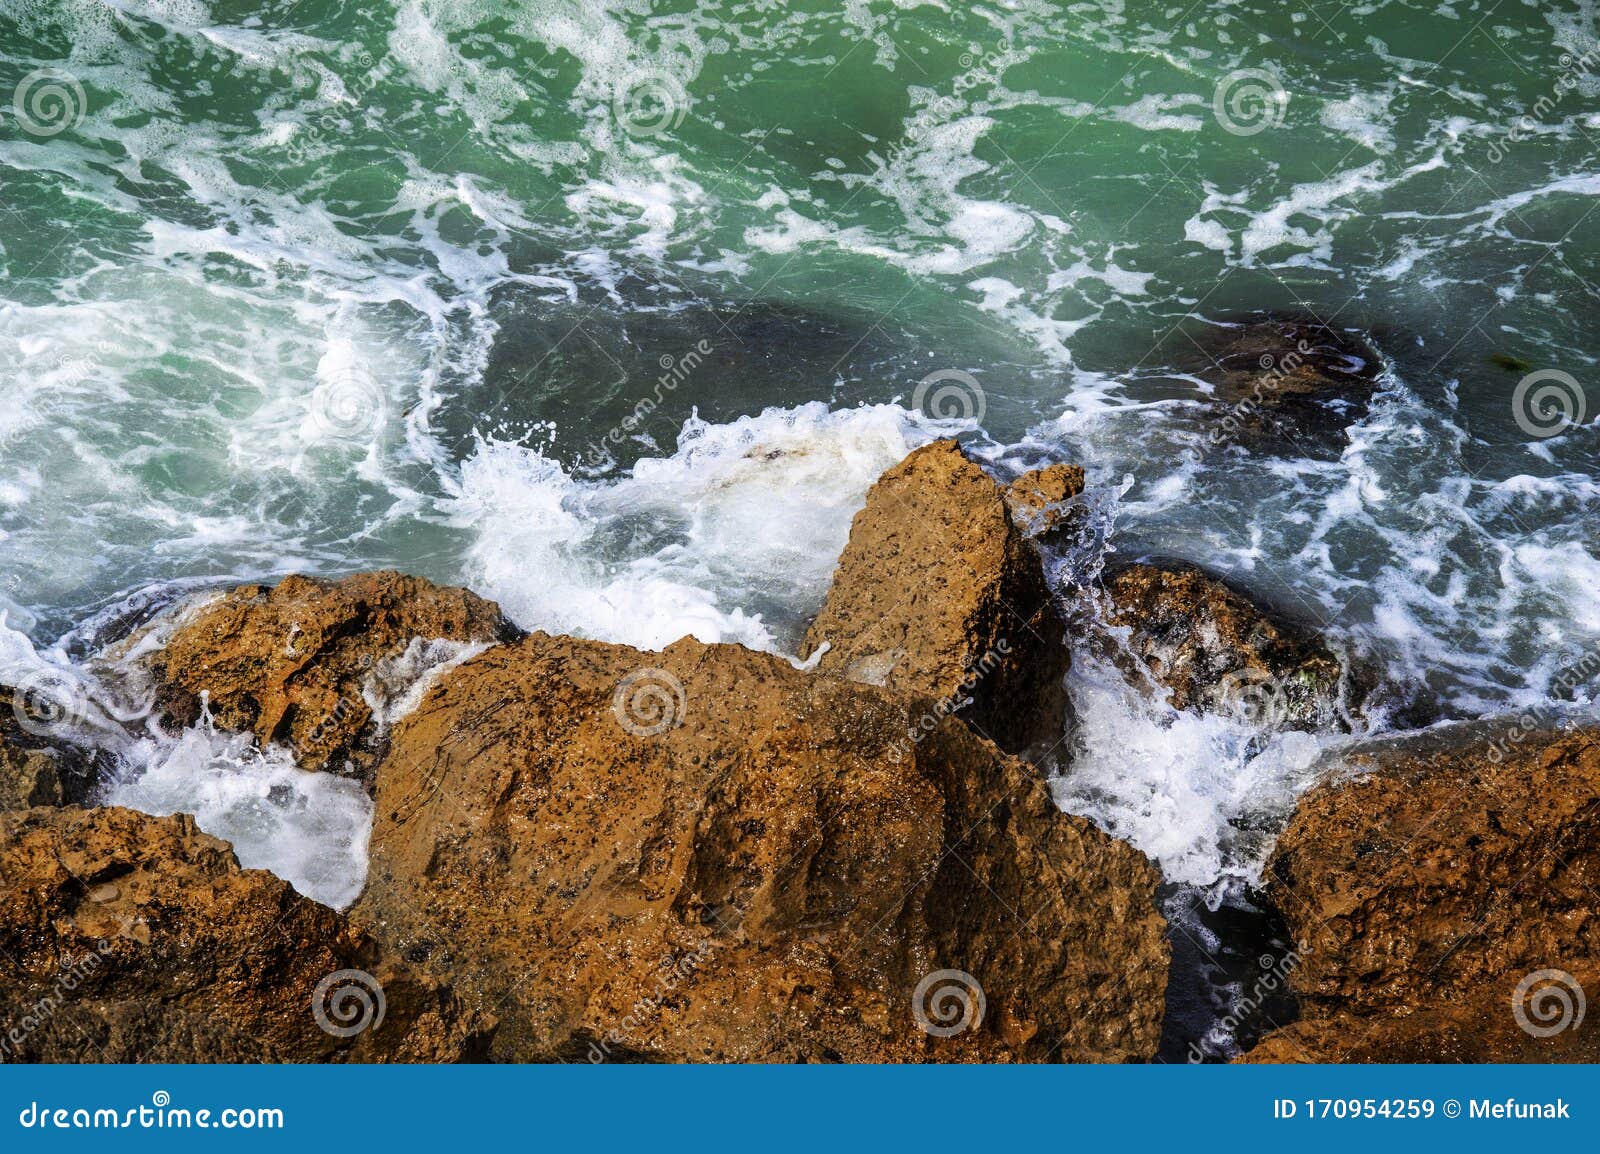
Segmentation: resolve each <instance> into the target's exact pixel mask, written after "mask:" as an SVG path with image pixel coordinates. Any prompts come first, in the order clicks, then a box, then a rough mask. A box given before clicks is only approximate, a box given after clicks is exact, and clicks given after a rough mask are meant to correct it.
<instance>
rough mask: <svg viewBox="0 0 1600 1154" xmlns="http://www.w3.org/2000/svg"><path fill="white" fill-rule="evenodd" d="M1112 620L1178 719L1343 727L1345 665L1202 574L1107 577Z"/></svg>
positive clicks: (1317, 642) (1159, 565) (1110, 573)
mask: <svg viewBox="0 0 1600 1154" xmlns="http://www.w3.org/2000/svg"><path fill="white" fill-rule="evenodd" d="M1103 598H1104V614H1105V619H1106V621H1108V622H1109V623H1110V624H1112V625H1115V626H1125V627H1127V628H1128V629H1129V630H1131V634H1130V636H1129V639H1128V645H1129V648H1130V649H1131V650H1132V651H1133V653H1134V654H1135V655H1136V656H1137V657H1138V658H1139V659H1140V661H1141V662H1142V664H1143V666H1144V668H1145V670H1146V671H1148V673H1149V674H1150V676H1151V677H1152V678H1153V679H1154V680H1155V681H1156V683H1158V684H1159V685H1161V686H1164V687H1165V688H1166V689H1168V690H1170V691H1171V696H1170V698H1169V699H1168V700H1169V703H1170V704H1171V705H1172V707H1173V708H1174V709H1193V710H1198V711H1201V712H1228V713H1233V714H1235V715H1238V716H1241V717H1242V718H1244V719H1246V720H1248V721H1250V722H1252V723H1253V724H1257V725H1260V726H1263V727H1265V728H1284V729H1314V728H1319V727H1322V726H1327V725H1330V724H1337V723H1339V722H1340V721H1341V720H1342V718H1341V715H1340V682H1341V679H1342V678H1343V675H1344V669H1343V665H1342V664H1341V662H1340V661H1339V659H1338V658H1337V657H1335V656H1334V654H1333V653H1332V652H1331V651H1330V650H1329V649H1328V647H1327V645H1326V644H1325V643H1324V642H1323V641H1322V640H1321V639H1320V638H1319V637H1318V636H1317V635H1316V634H1315V633H1314V632H1313V631H1312V630H1310V629H1308V628H1305V627H1302V626H1299V625H1297V624H1295V623H1292V622H1290V621H1289V620H1287V619H1285V618H1283V617H1281V616H1279V615H1277V614H1274V613H1271V612H1269V611H1268V610H1266V609H1264V608H1262V607H1261V606H1259V605H1256V604H1255V603H1254V602H1252V601H1251V600H1250V599H1249V598H1248V597H1246V596H1245V595H1244V594H1242V593H1240V592H1239V591H1237V590H1235V589H1233V588H1231V587H1229V586H1228V585H1227V584H1226V583H1225V582H1223V581H1222V580H1221V579H1219V578H1217V577H1214V576H1212V575H1211V574H1209V573H1206V572H1205V571H1204V570H1202V569H1200V568H1199V567H1198V566H1194V565H1189V564H1187V563H1183V562H1172V561H1157V562H1132V563H1120V564H1114V565H1111V566H1108V567H1107V570H1106V573H1105V575H1104V579H1103Z"/></svg>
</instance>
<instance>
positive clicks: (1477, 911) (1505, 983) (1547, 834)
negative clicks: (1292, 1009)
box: [1252, 725, 1600, 1061]
mask: <svg viewBox="0 0 1600 1154" xmlns="http://www.w3.org/2000/svg"><path fill="white" fill-rule="evenodd" d="M1348 758H1349V764H1348V765H1347V766H1346V767H1345V769H1344V771H1343V772H1342V773H1341V774H1340V775H1339V776H1334V777H1331V778H1329V779H1328V780H1326V781H1325V782H1324V783H1323V784H1321V785H1319V786H1317V787H1316V788H1315V789H1313V790H1312V791H1311V792H1310V793H1308V794H1307V795H1306V796H1305V797H1304V798H1302V799H1301V802H1300V804H1299V806H1298V807H1297V808H1296V810H1295V813H1294V817H1293V818H1292V819H1291V821H1290V823H1289V826H1288V828H1287V829H1286V830H1285V831H1284V833H1283V835H1282V836H1281V837H1280V838H1279V840H1278V845H1277V848H1276V849H1275V850H1274V852H1273V856H1272V859H1271V861H1270V862H1269V864H1268V870H1267V872H1268V877H1269V894H1270V896H1271V897H1272V899H1273V900H1274V901H1275V902H1276V903H1277V905H1278V906H1279V908H1280V909H1281V910H1282V911H1283V914H1284V916H1285V918H1286V919H1287V921H1288V924H1289V926H1290V928H1291V930H1292V932H1293V933H1294V935H1295V938H1296V940H1297V941H1300V942H1302V943H1304V944H1305V945H1307V946H1309V953H1308V955H1307V956H1306V958H1305V960H1304V961H1303V962H1302V963H1301V965H1300V966H1299V967H1298V968H1297V969H1296V970H1295V971H1294V973H1293V974H1292V975H1291V979H1290V980H1291V984H1292V986H1293V987H1294V989H1295V991H1296V992H1297V993H1298V994H1299V996H1300V1001H1301V1008H1302V1016H1303V1018H1304V1020H1303V1021H1302V1022H1300V1023H1298V1024H1297V1025H1296V1026H1294V1027H1291V1028H1289V1029H1287V1030H1284V1031H1279V1032H1277V1033H1275V1034H1273V1035H1271V1036H1270V1037H1269V1039H1268V1042H1270V1045H1268V1043H1266V1042H1264V1043H1263V1046H1266V1047H1267V1048H1266V1049H1260V1048H1258V1051H1257V1052H1253V1053H1252V1060H1265V1061H1272V1060H1280V1059H1285V1058H1290V1057H1300V1058H1302V1059H1303V1058H1305V1057H1310V1058H1314V1059H1316V1060H1319V1061H1412V1060H1422V1057H1424V1056H1425V1057H1426V1059H1427V1060H1441V1059H1445V1060H1461V1061H1567V1060H1584V1061H1594V1060H1595V1059H1596V1058H1597V1057H1600V1026H1597V1025H1596V1024H1595V1023H1594V1022H1592V1021H1590V1020H1588V1019H1584V1020H1582V1021H1571V1022H1570V1024H1569V1026H1568V1028H1566V1029H1562V1030H1559V1031H1553V1032H1551V1033H1549V1036H1539V1035H1538V1034H1537V1033H1536V1032H1530V1031H1529V1030H1528V1029H1524V1028H1523V1025H1522V1020H1520V1019H1519V1017H1518V1014H1517V1013H1516V1012H1515V1010H1514V1002H1515V1003H1517V1004H1518V1006H1517V1008H1519V1009H1520V1010H1521V1012H1522V1017H1523V1018H1525V1019H1526V1020H1527V1022H1529V1023H1530V1024H1531V1025H1532V1026H1533V1027H1534V1028H1535V1030H1545V1029H1548V1028H1549V1027H1550V1026H1553V1025H1556V1024H1557V1023H1558V1022H1559V1021H1560V1020H1561V1013H1562V1007H1561V999H1562V993H1561V989H1562V987H1563V986H1565V987H1566V997H1567V1000H1568V1001H1569V1003H1571V1004H1572V1005H1573V1006H1576V1005H1577V1004H1578V996H1576V995H1575V991H1576V990H1579V989H1581V990H1584V991H1587V992H1588V993H1589V994H1593V993H1594V992H1595V991H1597V990H1600V920H1597V919H1596V918H1595V916H1594V911H1595V907H1596V902H1597V898H1596V892H1597V888H1600V731H1597V730H1594V729H1579V730H1572V731H1562V732H1550V733H1537V734H1530V733H1527V732H1525V731H1521V730H1516V729H1507V728H1505V727H1496V726H1485V725H1466V726H1453V727H1448V728H1446V729H1442V730H1436V731H1432V732H1430V733H1428V734H1425V735H1422V736H1421V737H1419V738H1416V739H1411V740H1405V741H1390V742H1383V743H1374V744H1372V745H1371V746H1370V747H1367V748H1366V749H1365V750H1364V751H1362V752H1358V753H1355V754H1352V755H1348ZM1351 770H1355V771H1358V772H1359V776H1350V772H1351ZM1540 971H1552V972H1558V973H1559V974H1560V975H1565V976H1564V977H1555V976H1549V975H1547V976H1545V977H1539V976H1537V975H1538V974H1539V972H1540ZM1530 975H1535V976H1534V977H1532V978H1530ZM1568 979H1570V983H1571V984H1568ZM1525 981H1526V982H1528V983H1529V984H1528V985H1527V986H1525V987H1524V988H1523V991H1522V994H1521V996H1520V997H1519V996H1518V989H1519V986H1522V985H1523V983H1524V982H1525Z"/></svg>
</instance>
